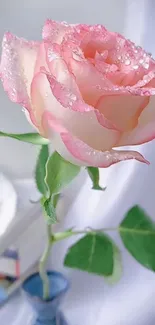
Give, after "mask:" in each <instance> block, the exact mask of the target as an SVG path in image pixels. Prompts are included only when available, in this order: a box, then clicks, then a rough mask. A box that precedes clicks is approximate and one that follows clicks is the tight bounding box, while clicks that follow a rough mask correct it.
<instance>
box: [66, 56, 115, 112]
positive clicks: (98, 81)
mask: <svg viewBox="0 0 155 325" xmlns="http://www.w3.org/2000/svg"><path fill="white" fill-rule="evenodd" d="M70 70H71V71H72V73H73V74H74V76H75V79H76V82H77V85H78V87H79V89H80V92H81V94H82V97H83V99H84V101H85V102H86V103H87V104H89V105H92V106H94V107H95V105H96V103H97V101H98V100H99V98H100V97H101V96H102V95H103V94H105V93H107V90H108V93H109V92H110V90H111V91H112V90H113V84H112V83H111V82H110V81H109V80H108V79H106V78H105V77H104V76H103V75H102V74H101V73H100V72H99V71H97V69H96V68H95V67H94V66H93V65H92V64H91V63H89V61H86V60H85V61H77V60H75V59H70Z"/></svg>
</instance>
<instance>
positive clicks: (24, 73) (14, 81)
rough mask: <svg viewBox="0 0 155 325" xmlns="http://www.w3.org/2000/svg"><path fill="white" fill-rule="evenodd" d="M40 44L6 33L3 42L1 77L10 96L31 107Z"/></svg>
mask: <svg viewBox="0 0 155 325" xmlns="http://www.w3.org/2000/svg"><path fill="white" fill-rule="evenodd" d="M38 47H39V44H38V43H36V42H31V41H26V40H24V39H22V38H17V37H16V36H14V35H12V34H10V33H6V34H5V35H4V38H3V44H2V58H1V65H0V77H1V79H2V82H3V86H4V89H5V91H7V93H8V96H9V98H10V99H11V100H12V101H13V102H16V103H19V104H21V105H22V106H24V107H26V108H28V109H30V100H29V95H30V84H31V81H32V78H33V73H34V67H35V62H36V57H37V51H38Z"/></svg>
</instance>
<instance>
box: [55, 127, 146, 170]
mask: <svg viewBox="0 0 155 325" xmlns="http://www.w3.org/2000/svg"><path fill="white" fill-rule="evenodd" d="M61 139H62V140H61ZM52 143H53V145H54V147H55V149H56V150H57V151H58V153H59V154H60V155H62V157H64V158H65V159H66V160H69V161H71V162H72V163H76V164H77V165H82V166H94V167H100V168H105V167H109V166H111V165H113V164H115V163H117V162H119V161H122V160H129V159H136V160H138V161H140V162H143V163H147V164H149V162H148V161H147V160H146V159H145V158H144V157H143V156H142V155H141V154H140V153H138V152H136V151H124V150H123V151H119V150H110V151H105V152H102V151H97V150H94V149H93V148H91V147H89V146H88V145H87V144H85V143H84V142H82V141H80V140H78V139H77V138H76V137H73V136H72V135H71V134H69V133H65V134H61V138H60V136H59V135H55V136H53V138H52Z"/></svg>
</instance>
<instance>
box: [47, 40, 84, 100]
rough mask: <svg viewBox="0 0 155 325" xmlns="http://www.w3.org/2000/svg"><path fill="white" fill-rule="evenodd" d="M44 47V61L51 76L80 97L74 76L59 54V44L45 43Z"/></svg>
mask: <svg viewBox="0 0 155 325" xmlns="http://www.w3.org/2000/svg"><path fill="white" fill-rule="evenodd" d="M45 48H46V62H47V64H48V68H49V70H50V72H51V74H52V76H54V77H55V78H56V80H57V81H58V82H60V83H61V84H63V85H65V86H66V87H68V88H70V89H72V91H73V92H74V93H75V94H76V95H78V97H79V98H80V97H81V95H80V91H79V89H78V86H77V84H76V82H75V78H74V76H73V74H72V73H70V72H69V71H68V67H67V64H66V62H65V61H64V60H63V58H62V56H61V48H60V46H59V45H58V44H56V43H54V44H49V43H46V44H45Z"/></svg>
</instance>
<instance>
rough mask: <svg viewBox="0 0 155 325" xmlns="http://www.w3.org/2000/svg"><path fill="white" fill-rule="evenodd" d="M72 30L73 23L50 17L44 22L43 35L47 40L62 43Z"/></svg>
mask: <svg viewBox="0 0 155 325" xmlns="http://www.w3.org/2000/svg"><path fill="white" fill-rule="evenodd" d="M71 30H72V27H71V25H69V24H67V23H64V22H61V23H60V22H58V21H54V20H50V19H48V20H46V22H45V24H44V27H43V32H42V37H43V39H44V40H46V41H51V42H52V43H57V44H61V42H62V40H63V37H64V36H65V34H66V33H68V32H70V31H71Z"/></svg>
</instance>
